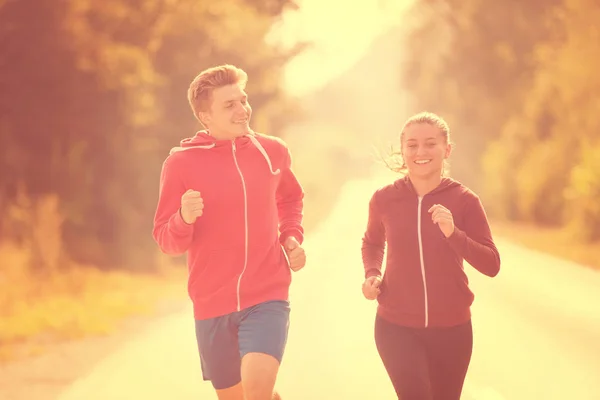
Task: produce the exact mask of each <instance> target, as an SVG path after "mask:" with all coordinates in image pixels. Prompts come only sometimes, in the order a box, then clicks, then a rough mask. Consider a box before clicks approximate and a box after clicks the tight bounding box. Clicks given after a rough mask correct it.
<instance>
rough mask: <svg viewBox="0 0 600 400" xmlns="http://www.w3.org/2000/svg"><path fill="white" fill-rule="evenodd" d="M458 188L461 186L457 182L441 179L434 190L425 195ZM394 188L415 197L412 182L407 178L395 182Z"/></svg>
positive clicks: (450, 179)
mask: <svg viewBox="0 0 600 400" xmlns="http://www.w3.org/2000/svg"><path fill="white" fill-rule="evenodd" d="M460 186H462V184H461V183H460V182H458V181H455V180H454V179H452V178H442V181H441V182H440V184H439V185H438V186H437V187H436V188H435V189H433V190H432V191H431V192H429V193H427V195H431V194H437V193H441V192H444V191H446V190H449V189H452V188H456V187H460ZM394 187H396V188H397V189H399V190H401V191H403V192H405V193H406V192H407V191H408V192H410V193H412V194H415V195H416V193H417V192H416V191H415V189H414V186H413V185H412V182H411V181H410V179H409V178H408V176H405V177H404V178H402V179H398V180H397V181H396V182H394Z"/></svg>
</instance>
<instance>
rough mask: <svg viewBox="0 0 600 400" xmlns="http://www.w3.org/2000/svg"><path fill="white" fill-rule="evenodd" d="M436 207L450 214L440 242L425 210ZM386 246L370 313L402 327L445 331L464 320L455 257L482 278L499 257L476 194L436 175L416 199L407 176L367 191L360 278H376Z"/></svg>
mask: <svg viewBox="0 0 600 400" xmlns="http://www.w3.org/2000/svg"><path fill="white" fill-rule="evenodd" d="M434 204H441V205H442V206H444V207H446V208H447V209H449V210H450V212H451V213H452V216H453V219H454V224H455V228H454V233H453V234H452V235H451V236H450V237H449V238H446V237H445V236H444V234H443V233H442V231H441V230H440V228H439V227H438V226H437V225H436V224H434V223H433V221H432V219H431V213H429V212H428V210H429V209H430V208H431V207H432V206H433V205H434ZM386 243H387V257H386V266H385V271H384V272H385V273H384V275H383V281H382V284H381V294H380V295H379V297H378V302H379V306H378V310H377V312H378V314H379V315H380V316H381V317H382V318H384V319H386V320H388V321H390V322H393V323H396V324H399V325H403V326H410V327H429V326H431V327H436V326H453V325H458V324H461V323H463V322H467V321H468V320H469V319H470V317H471V312H470V306H471V304H472V303H473V299H474V296H473V293H472V292H471V290H470V289H469V286H468V279H467V275H466V274H465V272H464V269H463V260H466V261H467V262H468V263H469V264H471V265H472V266H473V267H474V268H476V269H477V270H478V271H480V272H481V273H483V274H485V275H487V276H491V277H493V276H495V275H496V274H498V272H499V270H500V255H499V253H498V250H497V249H496V246H495V244H494V241H493V239H492V234H491V232H490V227H489V225H488V221H487V217H486V213H485V211H484V209H483V206H482V204H481V201H480V199H479V197H478V196H477V195H476V194H475V193H473V192H472V191H471V190H469V189H468V188H467V187H465V186H463V185H462V184H460V183H459V182H457V181H455V180H452V179H450V178H443V179H442V182H441V183H440V185H439V186H438V187H437V188H436V189H434V190H433V191H431V192H429V193H428V194H426V195H425V196H423V197H419V196H418V195H417V193H416V192H415V190H414V188H413V186H412V184H411V182H410V179H408V177H406V178H403V179H399V180H397V181H396V182H394V183H393V184H391V185H388V186H385V187H383V188H381V189H379V190H378V191H376V192H375V194H374V195H373V197H372V198H371V201H370V204H369V220H368V223H367V229H366V232H365V235H364V237H363V245H362V257H363V264H364V267H365V276H366V277H370V276H380V275H381V273H382V272H381V267H382V264H383V257H384V251H385V247H386Z"/></svg>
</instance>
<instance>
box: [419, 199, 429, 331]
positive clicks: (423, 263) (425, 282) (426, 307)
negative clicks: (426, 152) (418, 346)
mask: <svg viewBox="0 0 600 400" xmlns="http://www.w3.org/2000/svg"><path fill="white" fill-rule="evenodd" d="M422 204H423V197H421V196H419V207H418V211H417V235H418V238H419V257H420V260H421V277H422V278H423V293H424V295H425V327H427V325H428V324H429V305H428V301H427V278H426V277H425V262H424V261H423V238H422V236H421V208H422V207H421V206H422Z"/></svg>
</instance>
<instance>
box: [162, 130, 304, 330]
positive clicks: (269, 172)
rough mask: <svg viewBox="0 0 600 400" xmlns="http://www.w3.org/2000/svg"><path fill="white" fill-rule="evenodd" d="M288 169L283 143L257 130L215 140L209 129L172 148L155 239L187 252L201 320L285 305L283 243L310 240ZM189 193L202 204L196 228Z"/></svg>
mask: <svg viewBox="0 0 600 400" xmlns="http://www.w3.org/2000/svg"><path fill="white" fill-rule="evenodd" d="M290 166H291V156H290V153H289V150H288V148H287V146H286V144H285V143H284V142H283V141H282V140H281V139H278V138H275V137H270V136H266V135H262V134H256V133H251V134H248V135H245V136H242V137H239V138H236V139H235V140H216V139H215V138H214V137H212V136H210V135H209V134H208V133H207V132H204V131H203V132H199V133H197V134H196V136H195V137H193V138H191V139H184V140H183V141H181V146H180V147H176V148H174V149H172V150H171V154H170V155H169V156H168V157H167V159H166V160H165V162H164V164H163V167H162V173H161V178H160V193H159V199H158V206H157V210H156V215H155V218H154V230H153V237H154V239H155V240H156V242H157V243H158V245H159V246H160V249H161V250H162V251H163V252H164V253H167V254H171V255H180V254H183V253H185V252H187V253H188V269H189V281H188V292H189V296H190V298H191V300H192V302H193V305H194V315H195V318H196V319H208V318H212V317H217V316H221V315H225V314H229V313H232V312H235V311H240V310H242V309H244V308H247V307H250V306H253V305H256V304H258V303H261V302H264V301H268V300H287V298H288V292H289V286H290V283H291V272H290V268H289V262H288V260H287V256H286V254H285V252H284V250H283V247H282V244H283V243H284V241H285V239H286V238H288V237H289V236H294V237H295V238H296V239H297V240H298V242H300V243H302V241H303V238H304V236H303V235H304V230H303V228H302V209H303V197H304V193H303V190H302V187H301V186H300V184H299V183H298V181H297V179H296V177H295V176H294V174H293V172H292V170H291V169H290ZM188 189H193V190H197V191H199V192H200V194H201V196H202V199H203V200H204V212H203V215H202V216H200V217H199V218H198V219H197V220H196V222H195V223H194V224H186V223H185V222H184V221H183V219H182V217H181V213H180V205H181V196H182V195H183V194H184V193H185V192H186V191H187V190H188Z"/></svg>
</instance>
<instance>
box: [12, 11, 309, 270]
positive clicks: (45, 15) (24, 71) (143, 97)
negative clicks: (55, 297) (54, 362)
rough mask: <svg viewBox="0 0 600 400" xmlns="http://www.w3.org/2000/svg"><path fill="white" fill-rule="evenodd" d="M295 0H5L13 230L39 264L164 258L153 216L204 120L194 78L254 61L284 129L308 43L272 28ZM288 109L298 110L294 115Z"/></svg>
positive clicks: (130, 264) (268, 107)
mask: <svg viewBox="0 0 600 400" xmlns="http://www.w3.org/2000/svg"><path fill="white" fill-rule="evenodd" d="M294 7H295V4H294V3H293V2H292V1H290V0H219V1H198V0H179V1H172V0H129V1H126V2H124V1H121V0H103V1H95V0H61V1H44V0H30V1H11V0H0V48H1V51H0V76H1V77H2V78H0V88H1V90H2V96H1V97H0V238H1V240H2V241H7V240H10V241H13V242H17V243H19V244H20V245H22V246H24V247H25V248H27V249H29V250H30V252H31V254H32V263H31V264H32V268H33V269H34V270H40V271H44V270H49V269H56V268H61V266H64V265H68V264H69V263H70V262H75V263H77V264H88V265H94V266H97V267H100V268H105V269H108V268H129V269H134V270H151V269H153V268H154V267H155V266H156V251H155V250H156V247H155V245H154V243H153V241H152V237H151V231H152V217H153V213H154V208H155V206H156V199H157V196H158V177H159V173H160V168H161V165H162V161H163V160H164V158H165V157H166V155H168V151H169V149H170V148H171V147H172V146H174V145H177V144H178V143H179V140H181V139H182V138H183V137H188V136H191V135H193V134H194V133H195V131H196V130H197V129H198V128H199V126H198V125H197V124H196V122H195V121H194V118H193V116H192V114H191V111H190V107H189V105H188V104H187V98H186V90H187V87H188V86H189V83H190V82H191V80H192V79H193V77H194V76H195V75H196V74H197V73H199V72H200V71H201V70H202V69H204V68H206V67H209V66H212V65H216V64H221V63H232V64H236V65H238V66H240V67H242V68H244V69H245V70H246V71H247V72H248V74H249V76H250V80H249V83H248V91H249V92H250V93H251V94H252V98H251V100H252V105H253V108H254V110H255V115H256V118H255V119H254V126H255V129H258V130H261V131H265V132H268V133H270V134H275V135H276V134H277V133H278V132H280V131H281V130H282V128H283V126H284V124H285V122H286V121H287V119H289V113H288V111H289V109H290V108H291V107H292V103H291V100H290V99H288V98H286V96H285V95H284V93H283V92H282V90H281V85H280V81H281V78H282V71H283V66H284V65H285V63H286V61H287V60H289V59H290V58H291V57H293V56H294V54H296V53H297V52H298V51H299V48H293V49H286V50H284V49H282V48H279V47H277V46H275V45H274V44H269V43H270V42H268V41H266V40H265V38H266V37H267V36H268V35H269V32H270V30H271V28H272V26H273V24H274V23H275V22H276V21H278V19H279V18H280V17H281V15H282V13H283V12H284V11H286V10H288V9H292V8H294ZM283 115H285V116H286V117H285V118H283Z"/></svg>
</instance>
